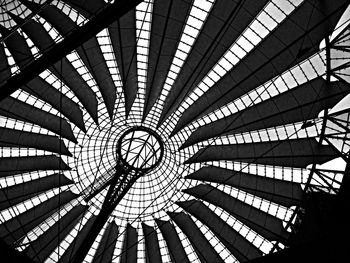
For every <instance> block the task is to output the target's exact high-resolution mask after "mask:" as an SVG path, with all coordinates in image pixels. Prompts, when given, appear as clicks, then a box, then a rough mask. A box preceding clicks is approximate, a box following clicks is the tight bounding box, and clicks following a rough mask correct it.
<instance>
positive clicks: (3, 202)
mask: <svg viewBox="0 0 350 263" xmlns="http://www.w3.org/2000/svg"><path fill="white" fill-rule="evenodd" d="M72 183H73V181H72V180H69V179H68V178H67V177H66V176H64V175H63V174H57V173H56V174H52V175H49V176H46V177H43V178H39V179H36V180H32V181H28V182H24V183H21V184H16V185H13V186H10V187H7V188H2V189H1V190H2V191H1V192H0V210H4V209H6V208H9V207H11V206H14V205H16V204H18V203H21V202H23V201H25V200H27V199H29V198H32V197H34V196H36V195H38V194H40V193H42V192H44V191H47V190H50V189H53V188H55V187H61V186H65V185H69V184H72Z"/></svg>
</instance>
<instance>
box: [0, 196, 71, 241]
mask: <svg viewBox="0 0 350 263" xmlns="http://www.w3.org/2000/svg"><path fill="white" fill-rule="evenodd" d="M76 197H77V195H76V194H73V193H72V192H70V191H64V192H62V193H61V194H60V195H55V196H54V197H52V198H50V199H48V200H46V201H45V202H43V203H41V204H39V205H37V206H34V207H33V208H31V209H29V210H27V211H25V212H24V213H22V214H19V215H18V216H16V217H14V218H12V219H10V220H8V221H6V222H5V223H3V224H1V225H0V236H1V238H3V240H4V241H5V242H7V243H8V244H12V243H13V242H15V241H16V240H18V239H19V238H21V237H22V236H24V235H25V234H26V233H27V232H28V231H30V230H32V229H33V228H34V227H36V226H37V225H38V224H40V223H41V222H43V221H44V220H45V219H46V218H48V217H49V216H50V215H51V214H53V213H54V212H55V211H56V210H57V209H58V207H59V206H62V205H64V204H66V203H68V202H69V201H71V200H73V199H74V198H76Z"/></svg>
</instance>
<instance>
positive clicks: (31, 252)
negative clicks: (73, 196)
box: [24, 205, 87, 262]
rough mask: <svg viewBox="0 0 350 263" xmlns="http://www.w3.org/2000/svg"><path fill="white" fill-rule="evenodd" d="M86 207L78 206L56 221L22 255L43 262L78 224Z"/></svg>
mask: <svg viewBox="0 0 350 263" xmlns="http://www.w3.org/2000/svg"><path fill="white" fill-rule="evenodd" d="M86 208H87V207H86V206H83V205H78V206H75V207H73V208H72V209H71V210H70V211H69V212H67V213H66V214H65V215H64V216H63V217H61V218H60V220H59V221H56V223H55V224H54V225H52V226H51V227H50V228H49V229H48V230H47V231H45V232H44V233H43V234H42V235H40V236H39V237H38V238H37V239H36V240H34V241H33V242H32V243H31V245H30V246H28V247H27V248H26V249H25V251H24V253H26V254H27V255H28V256H29V257H30V258H33V259H34V260H37V261H38V262H43V261H45V260H46V259H47V258H48V257H49V256H50V254H51V253H52V252H53V251H54V249H55V248H56V247H57V244H58V243H59V242H60V241H62V240H63V239H64V238H65V237H66V235H67V234H68V233H69V232H70V231H71V230H72V229H73V227H74V226H75V225H76V224H77V223H78V221H79V219H80V217H81V215H82V213H83V212H84V211H85V210H86Z"/></svg>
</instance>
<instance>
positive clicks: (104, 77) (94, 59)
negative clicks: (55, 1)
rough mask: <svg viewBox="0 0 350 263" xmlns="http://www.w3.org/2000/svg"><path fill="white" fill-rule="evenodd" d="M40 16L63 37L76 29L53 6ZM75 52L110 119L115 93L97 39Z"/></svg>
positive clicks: (75, 26)
mask: <svg viewBox="0 0 350 263" xmlns="http://www.w3.org/2000/svg"><path fill="white" fill-rule="evenodd" d="M22 1H23V0H22ZM25 2H27V1H25ZM29 6H30V4H29ZM32 9H34V8H32ZM40 16H42V17H44V18H45V19H46V20H47V21H48V22H49V23H50V24H51V25H53V26H54V27H55V28H56V29H57V30H58V32H59V33H60V34H61V35H63V36H65V35H67V34H68V33H70V32H71V31H72V30H73V29H75V28H77V27H78V26H77V25H76V24H75V22H73V21H72V20H71V19H70V18H69V17H68V16H67V15H66V14H64V13H63V12H62V11H61V10H59V9H58V8H57V7H55V6H48V7H46V8H45V9H44V10H43V11H42V12H40ZM77 52H78V54H79V56H80V58H81V59H82V60H83V62H84V64H85V66H86V67H87V68H88V69H89V71H90V73H91V74H92V76H93V77H94V79H95V80H96V83H97V86H98V87H99V89H100V91H101V94H102V97H103V99H104V101H105V103H106V106H107V110H108V113H109V116H110V117H112V115H113V110H114V103H115V98H116V94H115V92H116V91H115V86H114V83H113V80H112V77H111V75H110V73H109V70H108V67H107V65H106V62H105V60H104V57H103V54H102V52H101V49H100V47H99V44H98V42H97V39H96V38H95V37H94V38H91V39H90V40H88V41H87V42H86V43H85V44H83V45H82V46H81V47H79V48H77Z"/></svg>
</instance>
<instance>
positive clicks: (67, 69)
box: [11, 15, 97, 123]
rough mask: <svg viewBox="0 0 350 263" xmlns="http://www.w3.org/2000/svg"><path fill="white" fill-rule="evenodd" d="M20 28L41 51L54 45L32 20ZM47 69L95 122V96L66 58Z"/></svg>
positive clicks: (18, 21) (18, 20)
mask: <svg viewBox="0 0 350 263" xmlns="http://www.w3.org/2000/svg"><path fill="white" fill-rule="evenodd" d="M11 17H12V18H13V19H14V20H15V21H16V22H17V23H20V22H21V21H22V20H21V18H19V17H17V16H14V15H11ZM22 30H23V31H24V32H25V33H26V34H27V35H28V36H29V38H30V39H31V40H32V41H33V43H34V44H35V45H36V46H37V47H38V48H39V50H40V51H42V52H43V51H45V50H48V49H49V48H51V47H52V46H53V45H55V42H54V40H53V39H52V38H51V37H50V35H49V33H48V32H46V30H45V28H44V27H43V26H42V25H41V24H39V23H38V22H36V21H34V20H28V21H27V22H26V23H25V24H24V25H23V27H22ZM48 69H49V70H50V71H51V72H52V73H53V74H55V76H56V77H57V78H58V79H62V80H63V82H64V84H66V85H67V86H68V87H69V88H70V89H71V90H72V91H73V92H74V94H75V95H76V96H77V97H78V98H79V100H80V102H81V103H82V104H83V106H84V107H85V108H86V110H87V111H88V112H89V114H90V115H91V117H92V118H93V120H94V121H95V122H96V123H97V100H96V96H95V94H94V92H93V91H92V90H91V88H90V87H89V86H88V85H87V83H86V82H85V80H84V79H83V78H82V77H81V76H80V74H79V73H78V72H77V71H76V70H75V68H74V67H73V65H72V64H71V63H70V62H69V61H68V59H66V58H62V59H61V60H60V61H59V62H57V63H55V64H54V65H53V66H51V67H49V68H48Z"/></svg>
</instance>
